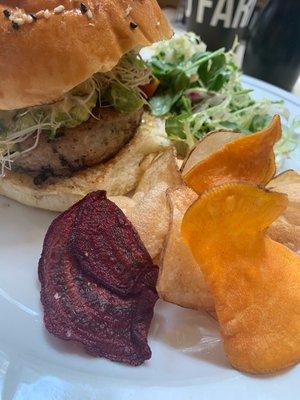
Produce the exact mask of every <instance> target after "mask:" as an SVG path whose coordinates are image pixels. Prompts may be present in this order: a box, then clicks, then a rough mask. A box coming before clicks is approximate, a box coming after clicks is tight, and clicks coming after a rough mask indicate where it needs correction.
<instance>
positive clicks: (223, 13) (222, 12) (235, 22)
mask: <svg viewBox="0 0 300 400" xmlns="http://www.w3.org/2000/svg"><path fill="white" fill-rule="evenodd" d="M195 1H197V0H187V1H186V9H185V14H186V16H187V17H188V18H189V17H191V15H192V11H193V2H195ZM234 4H235V0H218V1H217V2H216V4H215V9H214V11H213V14H212V17H211V20H210V21H209V25H210V26H217V25H218V23H219V22H220V21H223V26H224V28H234V29H236V28H239V27H240V28H245V27H246V26H247V25H248V23H249V20H250V18H251V15H252V12H253V9H254V7H255V4H256V0H239V1H238V4H237V7H236V9H235V11H234ZM213 7H214V3H213V1H212V0H198V6H197V10H196V22H198V23H199V24H202V23H203V22H204V18H205V12H207V10H208V9H209V8H210V9H211V8H213Z"/></svg>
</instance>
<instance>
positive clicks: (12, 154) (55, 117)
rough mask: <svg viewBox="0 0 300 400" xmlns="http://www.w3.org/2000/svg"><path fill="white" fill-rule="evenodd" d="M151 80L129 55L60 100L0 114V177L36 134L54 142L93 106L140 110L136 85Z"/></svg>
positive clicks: (141, 102)
mask: <svg viewBox="0 0 300 400" xmlns="http://www.w3.org/2000/svg"><path fill="white" fill-rule="evenodd" d="M150 80H151V72H150V70H149V68H148V67H147V66H146V64H145V63H144V62H143V60H142V59H141V57H140V56H139V55H138V54H137V53H135V52H130V53H128V54H126V55H124V56H123V57H122V58H121V60H120V61H119V63H118V64H117V65H116V66H115V67H114V68H113V69H112V70H111V71H109V72H107V73H97V74H95V75H94V76H92V77H91V78H90V79H88V80H87V81H85V82H83V83H81V84H80V85H78V86H76V87H75V88H74V89H72V90H71V91H70V92H69V93H67V94H66V95H65V96H64V97H63V98H62V99H61V100H59V101H57V102H55V103H53V104H49V105H43V106H37V107H28V108H24V109H20V110H13V111H0V176H1V175H3V174H4V171H5V168H7V169H11V165H12V162H13V161H14V160H15V159H16V158H17V157H19V156H20V155H21V154H23V153H25V152H28V151H31V150H33V149H34V148H35V147H36V146H37V144H38V140H39V136H40V133H41V132H43V131H46V132H47V133H48V135H49V138H50V139H54V138H55V137H56V135H57V134H58V133H59V130H60V129H61V128H72V127H75V126H77V125H80V124H81V123H83V122H85V121H87V120H88V119H89V118H90V116H93V117H94V118H97V117H96V116H95V115H93V109H94V108H95V107H96V105H97V104H99V105H101V106H114V107H115V108H116V109H117V110H119V111H120V112H123V113H132V112H134V111H136V110H138V109H140V108H141V107H142V106H143V105H144V104H145V103H146V99H145V98H144V96H143V93H142V91H141V89H140V86H143V85H147V84H148V83H149V82H150ZM31 135H35V141H34V145H33V146H31V147H30V148H27V149H25V150H23V151H22V152H20V151H19V147H18V144H19V143H21V142H23V141H25V140H26V139H27V138H29V137H30V136H31Z"/></svg>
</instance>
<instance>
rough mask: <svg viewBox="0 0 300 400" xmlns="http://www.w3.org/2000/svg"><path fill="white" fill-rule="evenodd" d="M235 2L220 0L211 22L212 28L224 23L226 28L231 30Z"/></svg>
mask: <svg viewBox="0 0 300 400" xmlns="http://www.w3.org/2000/svg"><path fill="white" fill-rule="evenodd" d="M233 1H234V0H219V2H218V4H217V7H216V8H215V11H214V13H213V16H212V19H211V21H210V25H211V26H217V25H218V22H219V21H224V27H225V28H230V24H231V21H232V12H233V5H234V4H233ZM224 6H226V7H225V12H223V9H224Z"/></svg>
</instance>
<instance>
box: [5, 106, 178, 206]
mask: <svg viewBox="0 0 300 400" xmlns="http://www.w3.org/2000/svg"><path fill="white" fill-rule="evenodd" d="M168 146H170V142H169V139H168V138H167V136H166V133H165V129H164V121H163V120H161V119H158V118H155V117H152V116H151V115H150V114H148V113H145V114H144V115H143V120H142V123H141V125H140V127H139V128H138V131H137V133H136V135H135V137H134V138H133V139H132V140H131V141H130V142H129V143H128V144H127V145H126V146H125V147H124V148H123V149H122V150H121V151H120V152H119V153H118V154H117V155H116V156H115V157H114V158H113V159H111V160H109V161H108V162H106V163H104V164H100V165H97V166H94V167H90V168H86V169H84V170H81V171H78V172H77V173H75V174H74V175H73V176H72V177H70V178H55V179H54V178H51V180H49V181H46V182H45V183H44V184H43V185H41V186H36V185H35V184H34V183H33V178H32V177H31V176H29V175H26V174H23V173H17V172H12V171H9V172H8V173H7V174H6V175H5V177H3V178H0V195H3V196H6V197H8V198H10V199H12V200H16V201H18V202H20V203H22V204H25V205H27V206H31V207H37V208H42V209H45V210H51V211H64V210H66V209H67V208H69V207H70V206H71V205H72V204H74V203H75V202H77V201H78V200H80V199H81V198H82V197H83V196H85V195H86V194H87V193H89V192H92V191H95V190H106V192H107V195H108V196H120V197H119V201H120V202H126V201H130V199H128V198H126V197H122V196H123V195H126V194H128V193H129V192H130V191H132V190H133V189H134V188H135V187H136V186H137V184H138V182H139V179H140V177H141V176H142V174H143V172H144V171H145V169H146V168H147V166H148V165H149V164H150V162H151V161H152V159H153V157H154V156H155V154H156V153H157V152H159V151H161V150H163V149H164V148H166V147H168Z"/></svg>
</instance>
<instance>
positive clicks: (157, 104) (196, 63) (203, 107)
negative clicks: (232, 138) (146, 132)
mask: <svg viewBox="0 0 300 400" xmlns="http://www.w3.org/2000/svg"><path fill="white" fill-rule="evenodd" d="M237 45H238V43H237V41H236V42H235V43H234V45H233V48H232V49H231V50H230V51H228V52H226V51H225V50H224V49H222V48H221V49H219V50H216V51H214V52H210V51H206V45H205V44H204V43H203V42H202V41H201V40H200V38H199V37H198V36H196V35H195V34H193V33H186V34H175V36H174V37H173V38H172V39H171V40H168V41H164V42H160V43H158V44H155V45H154V46H152V49H151V56H150V57H149V58H148V61H147V63H148V65H149V67H150V68H151V70H152V73H153V75H154V76H155V77H156V78H157V79H158V80H159V82H160V84H159V86H158V89H157V91H156V92H155V95H154V96H153V97H152V98H151V99H150V100H149V104H150V107H151V110H152V113H153V114H154V115H155V116H159V117H165V118H166V132H167V134H168V136H169V138H170V139H171V140H172V141H173V142H174V144H175V146H176V148H177V152H178V154H179V155H180V156H185V154H186V153H187V151H188V149H189V148H190V147H191V146H193V144H194V143H195V141H196V140H198V139H199V138H201V137H202V136H203V135H204V134H206V133H207V132H209V131H213V130H218V129H232V130H235V131H238V132H242V133H245V134H247V133H252V132H256V131H258V130H260V129H262V128H264V127H265V126H267V125H268V123H269V122H270V120H271V118H272V116H273V115H274V114H275V113H278V114H280V115H281V117H282V122H283V130H284V134H283V138H282V140H281V141H280V143H279V145H278V147H277V153H280V154H281V155H288V154H289V153H290V152H291V151H292V150H293V149H294V148H295V147H296V145H297V139H298V138H299V136H298V137H297V135H296V130H297V129H298V128H299V127H300V118H297V119H295V120H294V121H290V120H289V113H288V110H287V109H286V108H285V107H284V104H283V101H271V100H267V99H264V100H261V101H257V100H254V99H253V98H252V97H251V91H252V90H251V89H247V88H244V87H243V85H242V83H241V71H240V69H239V67H238V65H237V62H236V58H235V49H236V47H237Z"/></svg>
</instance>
